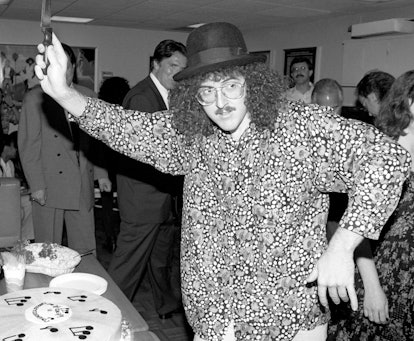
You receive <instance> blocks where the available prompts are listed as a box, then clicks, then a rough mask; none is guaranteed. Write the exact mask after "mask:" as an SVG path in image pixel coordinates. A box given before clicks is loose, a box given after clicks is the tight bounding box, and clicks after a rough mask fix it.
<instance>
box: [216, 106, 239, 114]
mask: <svg viewBox="0 0 414 341" xmlns="http://www.w3.org/2000/svg"><path fill="white" fill-rule="evenodd" d="M234 110H236V108H235V107H231V106H225V107H224V108H219V109H217V110H216V115H223V114H224V113H231V112H232V111H234Z"/></svg>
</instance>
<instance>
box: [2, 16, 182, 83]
mask: <svg viewBox="0 0 414 341" xmlns="http://www.w3.org/2000/svg"><path fill="white" fill-rule="evenodd" d="M53 29H54V31H55V32H56V34H57V36H58V37H59V39H60V40H61V41H63V42H65V43H67V44H68V45H72V46H78V47H96V48H97V59H96V66H95V68H96V71H97V76H98V79H97V84H98V85H99V84H100V81H101V78H100V76H101V73H102V71H110V72H112V73H113V75H114V76H121V77H124V78H126V79H128V80H129V82H130V85H131V86H132V85H135V84H136V83H137V81H139V80H140V79H142V78H144V77H145V76H146V75H147V74H148V71H149V57H150V55H152V53H153V52H154V48H155V46H156V45H157V44H158V43H159V42H160V41H161V40H163V39H174V40H177V41H180V42H182V43H184V44H185V41H186V39H187V33H180V32H166V31H146V30H136V29H122V28H113V27H101V26H87V25H82V24H80V25H79V24H77V25H74V24H62V23H53ZM42 40H43V35H42V33H41V31H40V25H39V22H27V21H17V20H16V21H14V20H13V21H11V20H0V44H22V45H37V44H38V43H40V42H41V41H42Z"/></svg>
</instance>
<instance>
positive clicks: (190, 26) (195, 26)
mask: <svg viewBox="0 0 414 341" xmlns="http://www.w3.org/2000/svg"><path fill="white" fill-rule="evenodd" d="M205 24H206V23H200V24H192V25H188V26H186V27H188V28H199V27H201V26H203V25H205Z"/></svg>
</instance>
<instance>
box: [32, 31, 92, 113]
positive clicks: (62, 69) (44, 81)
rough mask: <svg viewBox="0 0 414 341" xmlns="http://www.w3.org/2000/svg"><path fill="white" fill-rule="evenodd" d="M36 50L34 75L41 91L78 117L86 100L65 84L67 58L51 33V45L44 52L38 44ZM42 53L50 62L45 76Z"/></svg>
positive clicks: (41, 45)
mask: <svg viewBox="0 0 414 341" xmlns="http://www.w3.org/2000/svg"><path fill="white" fill-rule="evenodd" d="M37 49H38V51H39V54H38V55H37V56H36V66H35V73H36V76H37V77H38V78H39V81H40V85H41V86H42V89H43V91H44V92H46V93H47V94H48V95H49V96H50V97H52V98H53V99H54V100H55V101H56V102H58V103H59V104H60V105H61V106H62V107H63V108H65V109H66V110H67V111H69V112H70V113H71V114H72V115H74V116H80V115H81V114H82V113H83V111H84V109H85V107H86V103H87V100H86V97H85V96H83V95H82V94H81V93H79V92H78V91H76V90H75V89H74V88H72V87H70V86H68V85H67V83H66V76H65V75H66V69H67V63H68V58H67V56H66V53H65V51H64V50H63V47H62V45H61V43H60V41H59V40H58V38H57V37H56V35H55V34H54V33H53V36H52V45H49V46H48V47H47V50H46V51H45V47H44V46H43V44H39V45H38V47H37ZM43 53H47V56H48V60H49V62H50V65H49V66H48V68H47V74H46V75H44V74H43V70H44V69H45V68H46V64H45V62H44V58H43V55H42V54H43Z"/></svg>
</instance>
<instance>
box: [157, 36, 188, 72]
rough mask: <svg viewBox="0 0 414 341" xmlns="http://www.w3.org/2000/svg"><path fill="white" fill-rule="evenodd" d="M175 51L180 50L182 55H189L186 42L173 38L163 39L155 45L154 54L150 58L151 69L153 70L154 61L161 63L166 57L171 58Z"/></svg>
mask: <svg viewBox="0 0 414 341" xmlns="http://www.w3.org/2000/svg"><path fill="white" fill-rule="evenodd" d="M175 52H180V53H181V54H182V55H184V56H187V48H186V47H185V45H184V44H182V43H180V42H178V41H175V40H171V39H166V40H163V41H161V42H160V43H159V44H158V45H157V46H156V47H155V50H154V54H153V55H152V57H151V59H150V62H151V67H150V68H151V70H150V71H152V70H153V68H154V61H155V62H157V63H159V62H161V61H162V60H163V59H165V58H170V57H171V56H172V55H173V54H174V53H175Z"/></svg>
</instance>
